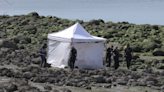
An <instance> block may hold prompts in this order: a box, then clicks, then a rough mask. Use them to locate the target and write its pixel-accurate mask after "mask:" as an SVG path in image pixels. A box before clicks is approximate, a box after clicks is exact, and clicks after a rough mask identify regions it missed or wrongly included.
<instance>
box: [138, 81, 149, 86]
mask: <svg viewBox="0 0 164 92" xmlns="http://www.w3.org/2000/svg"><path fill="white" fill-rule="evenodd" d="M138 86H147V84H146V83H145V82H138Z"/></svg>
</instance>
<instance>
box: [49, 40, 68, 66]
mask: <svg viewBox="0 0 164 92" xmlns="http://www.w3.org/2000/svg"><path fill="white" fill-rule="evenodd" d="M70 48H71V44H70V43H68V42H60V41H53V40H49V41H48V53H47V63H49V64H51V66H52V67H59V68H64V67H65V66H68V58H69V52H70Z"/></svg>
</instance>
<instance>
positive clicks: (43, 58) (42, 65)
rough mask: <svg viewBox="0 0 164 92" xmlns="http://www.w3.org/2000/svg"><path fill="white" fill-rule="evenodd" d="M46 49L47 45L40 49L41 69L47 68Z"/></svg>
mask: <svg viewBox="0 0 164 92" xmlns="http://www.w3.org/2000/svg"><path fill="white" fill-rule="evenodd" d="M46 48H47V44H44V45H43V46H42V47H41V48H40V52H39V55H40V57H41V60H42V61H41V63H40V67H45V64H46Z"/></svg>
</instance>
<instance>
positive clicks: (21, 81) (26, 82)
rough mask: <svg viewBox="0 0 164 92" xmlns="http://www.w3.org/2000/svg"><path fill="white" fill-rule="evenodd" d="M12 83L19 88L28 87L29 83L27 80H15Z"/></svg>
mask: <svg viewBox="0 0 164 92" xmlns="http://www.w3.org/2000/svg"><path fill="white" fill-rule="evenodd" d="M10 82H11V83H14V84H16V85H17V86H18V87H19V86H25V85H28V81H27V80H26V79H25V78H18V79H17V78H14V79H12V80H10Z"/></svg>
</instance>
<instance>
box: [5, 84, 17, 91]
mask: <svg viewBox="0 0 164 92" xmlns="http://www.w3.org/2000/svg"><path fill="white" fill-rule="evenodd" d="M6 89H7V92H14V91H16V90H17V86H16V85H15V84H9V85H8V87H7V88H6Z"/></svg>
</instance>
